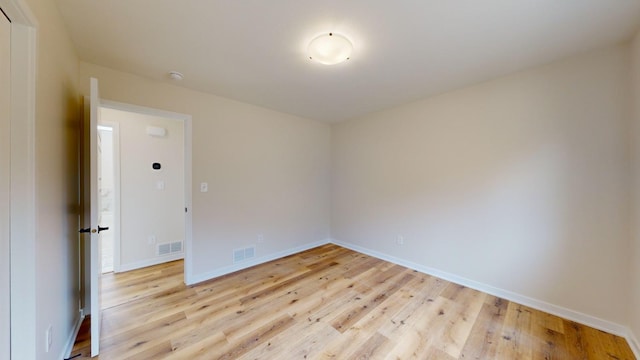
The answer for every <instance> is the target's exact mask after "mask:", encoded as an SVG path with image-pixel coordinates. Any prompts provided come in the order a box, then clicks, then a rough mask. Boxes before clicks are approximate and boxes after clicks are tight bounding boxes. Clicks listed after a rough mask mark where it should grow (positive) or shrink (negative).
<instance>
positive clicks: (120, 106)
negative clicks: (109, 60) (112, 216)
mask: <svg viewBox="0 0 640 360" xmlns="http://www.w3.org/2000/svg"><path fill="white" fill-rule="evenodd" d="M100 106H101V107H104V108H110V109H115V110H122V111H129V112H134V113H139V114H145V115H151V116H158V117H164V118H168V119H173V120H178V121H181V122H183V124H184V199H185V205H184V206H185V209H187V211H186V213H185V219H184V227H185V234H184V280H185V283H186V284H190V283H191V279H192V278H193V262H192V261H193V252H192V245H191V244H192V228H191V227H192V213H193V207H192V193H193V191H192V184H191V179H192V174H191V172H192V166H191V159H192V155H191V151H192V150H191V149H192V142H191V141H192V136H191V120H192V118H191V115H187V114H181V113H176V112H172V111H165V110H159V109H154V108H148V107H144V106H138V105H131V104H126V103H121V102H116V101H109V100H101V102H100ZM118 181H119V180H118Z"/></svg>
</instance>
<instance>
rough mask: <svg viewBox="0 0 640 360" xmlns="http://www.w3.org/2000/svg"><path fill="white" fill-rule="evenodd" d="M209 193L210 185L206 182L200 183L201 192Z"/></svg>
mask: <svg viewBox="0 0 640 360" xmlns="http://www.w3.org/2000/svg"><path fill="white" fill-rule="evenodd" d="M207 191H209V184H207V183H206V182H203V183H200V192H207Z"/></svg>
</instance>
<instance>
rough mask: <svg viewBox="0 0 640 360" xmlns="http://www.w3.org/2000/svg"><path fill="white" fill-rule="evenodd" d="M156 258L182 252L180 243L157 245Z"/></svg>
mask: <svg viewBox="0 0 640 360" xmlns="http://www.w3.org/2000/svg"><path fill="white" fill-rule="evenodd" d="M157 249H158V256H163V255H169V254H173V253H179V252H182V241H174V242H172V243H162V244H158V247H157Z"/></svg>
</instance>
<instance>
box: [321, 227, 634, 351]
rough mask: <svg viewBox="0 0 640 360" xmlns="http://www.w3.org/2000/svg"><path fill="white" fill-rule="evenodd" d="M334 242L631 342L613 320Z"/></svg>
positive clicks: (628, 332) (355, 246)
mask: <svg viewBox="0 0 640 360" xmlns="http://www.w3.org/2000/svg"><path fill="white" fill-rule="evenodd" d="M331 243H333V244H336V245H339V246H342V247H345V248H347V249H351V250H354V251H357V252H360V253H363V254H366V255H369V256H373V257H376V258H378V259H382V260H385V261H389V262H391V263H394V264H398V265H402V266H405V267H407V268H409V269H412V270H417V271H420V272H422V273H425V274H428V275H432V276H435V277H438V278H441V279H444V280H447V281H450V282H453V283H456V284H459V285H464V286H466V287H468V288H471V289H474V290H478V291H482V292H485V293H487V294H490V295H493V296H498V297H500V298H503V299H505V300H509V301H513V302H515V303H518V304H522V305H525V306H528V307H531V308H533V309H537V310H541V311H544V312H547V313H550V314H553V315H556V316H559V317H562V318H565V319H568V320H571V321H575V322H577V323H580V324H584V325H587V326H591V327H593V328H596V329H598V330H602V331H606V332H608V333H611V334H614V335H618V336H621V337H624V338H627V339H629V335H630V330H629V329H628V328H627V327H626V326H622V325H619V324H616V323H613V322H611V321H607V320H603V319H600V318H598V317H595V316H591V315H587V314H584V313H581V312H578V311H574V310H571V309H567V308H565V307H562V306H557V305H554V304H550V303H548V302H545V301H542V300H537V299H533V298H530V297H528V296H524V295H521V294H517V293H514V292H511V291H508V290H504V289H500V288H496V287H493V286H491V285H487V284H484V283H481V282H478V281H474V280H470V279H467V278H464V277H461V276H458V275H454V274H451V273H448V272H444V271H440V270H438V269H434V268H431V267H428V266H424V265H421V264H417V263H414V262H411V261H407V260H404V259H401V258H397V257H394V256H391V255H387V254H384V253H381V252H378V251H375V250H371V249H368V248H364V247H361V246H358V245H354V244H350V243H345V242H341V241H338V240H335V239H331ZM631 343H632V341H629V346H631V347H632V348H633V347H634V345H635V347H636V348H637V345H638V344H637V342H636V343H635V344H634V345H631ZM635 351H636V350H635V349H634V352H635ZM636 357H638V353H636ZM639 358H640V357H639Z"/></svg>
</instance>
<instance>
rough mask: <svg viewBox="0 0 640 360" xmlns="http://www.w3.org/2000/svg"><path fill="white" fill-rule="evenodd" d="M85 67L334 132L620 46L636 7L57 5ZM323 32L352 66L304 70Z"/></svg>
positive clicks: (478, 2) (352, 0) (632, 27)
mask: <svg viewBox="0 0 640 360" xmlns="http://www.w3.org/2000/svg"><path fill="white" fill-rule="evenodd" d="M57 3H58V6H59V9H60V12H61V13H62V16H63V18H64V20H65V22H66V25H67V27H68V30H69V32H70V33H71V37H72V40H73V42H74V43H75V46H76V49H77V51H78V55H79V56H80V58H81V59H82V60H83V61H87V62H90V63H94V64H97V65H102V66H105V67H109V68H113V69H116V70H120V71H125V72H129V73H134V74H138V75H141V76H144V77H147V78H151V79H155V80H159V81H166V82H170V81H171V80H170V79H169V77H168V71H170V70H177V71H180V72H182V73H183V74H184V75H185V79H184V80H183V81H182V82H180V83H179V86H183V87H186V88H191V89H195V90H199V91H204V92H208V93H212V94H216V95H219V96H224V97H227V98H231V99H235V100H239V101H243V102H247V103H251V104H255V105H260V106H264V107H267V108H271V109H275V110H278V111H281V112H285V113H290V114H295V115H299V116H303V117H307V118H311V119H317V120H321V121H326V122H338V121H342V120H345V119H349V118H352V117H356V116H360V115H364V114H367V113H370V112H374V111H378V110H381V109H384V108H388V107H393V106H397V105H400V104H403V103H407V102H411V101H414V100H417V99H420V98H424V97H428V96H430V95H434V94H438V93H443V92H446V91H449V90H452V89H455V88H459V87H462V86H466V85H470V84H473V83H477V82H480V81H484V80H488V79H491V78H495V77H498V76H501V75H505V74H508V73H512V72H514V71H518V70H522V69H525V68H528V67H532V66H535V65H540V64H545V63H548V62H550V61H553V60H556V59H560V58H563V57H567V56H569V55H571V54H575V53H579V52H583V51H587V50H590V49H593V48H598V47H603V46H606V45H609V44H614V43H616V42H620V41H625V40H628V39H629V38H630V37H631V36H632V35H633V34H634V32H635V31H636V30H638V28H639V26H638V25H640V0H561V1H559V0H473V1H472V0H457V1H453V0H396V1H392V0H325V1H308V0H270V1H266V0H180V1H177V0H108V1H97V0H93V1H88V0H57ZM326 32H335V33H340V34H343V35H345V36H347V37H348V38H350V40H351V41H352V43H353V45H354V52H353V54H352V56H351V59H350V60H348V61H347V62H345V63H341V64H338V65H334V66H325V65H321V64H317V63H313V62H311V61H310V60H309V59H308V57H307V55H306V54H305V52H306V47H307V45H308V43H309V41H311V40H312V39H313V38H314V37H316V36H317V35H319V34H322V33H326Z"/></svg>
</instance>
